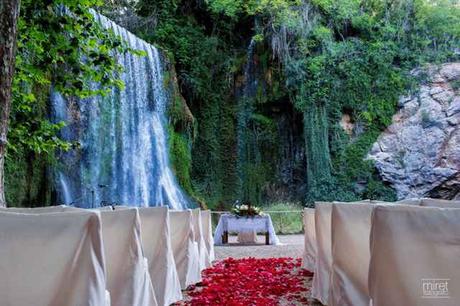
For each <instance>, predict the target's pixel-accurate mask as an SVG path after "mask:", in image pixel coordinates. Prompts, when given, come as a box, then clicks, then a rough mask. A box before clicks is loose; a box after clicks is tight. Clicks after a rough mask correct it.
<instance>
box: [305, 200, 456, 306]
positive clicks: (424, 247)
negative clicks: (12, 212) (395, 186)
mask: <svg viewBox="0 0 460 306" xmlns="http://www.w3.org/2000/svg"><path fill="white" fill-rule="evenodd" d="M303 220H304V229H305V248H304V256H303V266H304V268H306V269H308V270H310V271H314V277H313V281H312V297H313V298H315V299H317V300H319V301H320V302H321V303H322V304H324V305H332V306H338V305H340V306H368V305H372V306H394V305H408V306H411V305H414V306H415V305H417V306H418V305H420V306H425V305H426V306H428V305H460V270H458V266H459V265H460V239H459V237H460V236H459V233H460V202H459V201H446V200H438V199H425V198H423V199H408V200H404V201H399V202H395V203H388V202H379V201H369V200H367V201H360V202H352V203H341V202H317V203H315V209H312V208H307V209H305V210H304V215H303Z"/></svg>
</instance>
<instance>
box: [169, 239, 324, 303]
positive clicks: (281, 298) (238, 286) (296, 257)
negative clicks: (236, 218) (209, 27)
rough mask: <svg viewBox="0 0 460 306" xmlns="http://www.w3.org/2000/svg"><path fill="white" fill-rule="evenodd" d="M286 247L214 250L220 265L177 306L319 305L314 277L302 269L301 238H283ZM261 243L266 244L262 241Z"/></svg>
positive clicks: (233, 245)
mask: <svg viewBox="0 0 460 306" xmlns="http://www.w3.org/2000/svg"><path fill="white" fill-rule="evenodd" d="M279 238H280V241H281V242H282V243H283V245H280V246H266V245H263V244H258V245H239V244H237V243H236V237H230V244H229V245H226V246H218V247H216V248H215V251H216V258H217V261H216V262H215V264H214V266H213V267H212V268H210V269H207V270H205V271H204V272H203V282H202V283H201V284H197V285H196V286H191V287H190V288H189V290H187V291H186V292H185V296H186V299H185V300H184V301H183V302H181V303H177V304H176V305H181V306H183V305H191V306H205V305H226V306H227V305H228V306H259V305H261V306H272V305H273V306H274V305H282V306H284V305H292V306H296V305H320V304H316V303H314V302H313V301H311V299H310V288H311V279H312V276H313V274H312V273H311V272H309V271H306V270H304V269H302V268H301V267H300V266H301V260H300V257H301V256H302V249H303V236H302V235H289V236H280V237H279ZM259 241H261V242H262V241H264V237H262V236H261V237H260V239H259Z"/></svg>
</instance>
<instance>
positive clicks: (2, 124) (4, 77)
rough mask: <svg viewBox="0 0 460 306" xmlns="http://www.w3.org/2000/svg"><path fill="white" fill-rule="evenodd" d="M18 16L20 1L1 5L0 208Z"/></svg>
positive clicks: (2, 199)
mask: <svg viewBox="0 0 460 306" xmlns="http://www.w3.org/2000/svg"><path fill="white" fill-rule="evenodd" d="M18 15H19V0H6V1H2V2H1V3H0V63H1V64H0V207H2V206H6V201H5V191H4V175H3V173H4V171H3V170H4V163H5V153H6V144H7V142H6V139H7V138H6V137H7V134H8V121H9V120H8V119H9V118H8V117H9V114H10V108H11V83H12V79H13V75H14V56H15V52H16V34H17V19H18Z"/></svg>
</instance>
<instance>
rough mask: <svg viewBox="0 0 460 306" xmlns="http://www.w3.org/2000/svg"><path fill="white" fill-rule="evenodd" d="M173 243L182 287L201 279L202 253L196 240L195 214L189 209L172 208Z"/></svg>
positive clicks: (170, 215) (170, 213)
mask: <svg viewBox="0 0 460 306" xmlns="http://www.w3.org/2000/svg"><path fill="white" fill-rule="evenodd" d="M169 219H170V222H171V245H172V249H173V254H174V261H175V263H176V268H177V274H178V276H179V281H180V285H181V288H182V289H186V288H187V287H188V286H189V285H192V284H195V283H198V282H200V281H201V269H200V254H199V250H198V243H196V242H195V240H194V238H195V236H194V235H195V234H194V229H193V228H194V224H193V215H192V211H191V210H190V209H188V210H183V211H179V210H171V211H170V212H169Z"/></svg>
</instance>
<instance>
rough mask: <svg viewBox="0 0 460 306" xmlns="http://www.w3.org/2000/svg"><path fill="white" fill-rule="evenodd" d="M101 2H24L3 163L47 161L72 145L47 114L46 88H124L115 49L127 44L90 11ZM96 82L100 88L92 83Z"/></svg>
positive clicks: (89, 91) (72, 91) (73, 92)
mask: <svg viewBox="0 0 460 306" xmlns="http://www.w3.org/2000/svg"><path fill="white" fill-rule="evenodd" d="M101 4H102V1H99V0H23V1H22V4H21V13H20V16H19V21H18V39H17V46H18V51H17V56H16V71H15V77H14V80H13V91H12V97H13V102H12V107H11V114H10V122H11V124H10V127H9V139H8V154H7V164H6V167H7V168H8V167H11V169H14V168H17V166H16V163H18V161H20V160H23V159H24V157H26V159H30V157H32V159H36V158H39V159H40V158H41V159H47V160H50V158H51V157H52V156H53V154H54V152H55V151H56V150H67V149H69V148H70V146H71V144H69V143H67V142H65V141H63V140H61V139H60V138H59V137H58V136H57V135H58V132H59V130H60V129H61V128H62V127H63V126H64V123H63V122H59V123H53V122H51V121H50V119H49V116H48V102H49V94H50V90H51V88H52V90H57V91H59V92H60V93H62V94H63V95H64V96H66V97H78V98H86V97H89V96H92V95H99V94H101V95H104V94H106V93H107V92H108V91H109V90H110V88H111V87H113V86H118V87H122V86H123V84H122V82H121V80H119V78H118V75H119V73H120V72H121V70H122V67H121V66H120V65H119V64H118V63H117V60H116V58H114V57H113V56H112V52H113V51H114V50H118V51H120V52H126V51H128V50H129V48H128V47H127V46H126V45H125V44H124V43H123V42H122V41H121V40H120V39H119V38H118V37H117V36H116V35H115V34H114V33H113V31H111V30H108V29H104V28H103V27H102V25H100V24H99V23H98V22H97V21H96V20H95V18H94V16H93V14H92V13H91V11H90V9H91V8H93V7H96V6H98V5H101ZM95 83H98V84H100V86H94V85H93V84H95Z"/></svg>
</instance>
